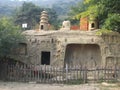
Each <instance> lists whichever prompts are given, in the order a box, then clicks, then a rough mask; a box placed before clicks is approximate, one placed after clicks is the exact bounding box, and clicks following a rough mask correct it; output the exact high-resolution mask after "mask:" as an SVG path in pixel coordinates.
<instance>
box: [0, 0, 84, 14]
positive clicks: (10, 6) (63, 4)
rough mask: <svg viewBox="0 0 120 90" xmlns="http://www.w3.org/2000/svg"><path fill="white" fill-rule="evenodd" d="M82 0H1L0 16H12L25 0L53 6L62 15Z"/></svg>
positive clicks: (41, 5) (49, 6)
mask: <svg viewBox="0 0 120 90" xmlns="http://www.w3.org/2000/svg"><path fill="white" fill-rule="evenodd" d="M79 1H82V0H63V1H62V0H1V1H0V16H5V15H6V16H8V15H9V16H10V15H11V14H12V13H13V11H14V9H15V8H18V7H20V6H21V5H22V4H23V3H24V2H32V3H34V4H36V5H38V6H40V7H43V8H53V9H54V10H55V11H56V13H57V14H58V15H60V16H66V15H67V13H68V12H69V10H70V7H71V6H73V5H75V4H76V3H78V2H79Z"/></svg>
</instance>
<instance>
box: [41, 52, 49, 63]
mask: <svg viewBox="0 0 120 90" xmlns="http://www.w3.org/2000/svg"><path fill="white" fill-rule="evenodd" d="M41 64H42V65H50V52H48V51H42V52H41Z"/></svg>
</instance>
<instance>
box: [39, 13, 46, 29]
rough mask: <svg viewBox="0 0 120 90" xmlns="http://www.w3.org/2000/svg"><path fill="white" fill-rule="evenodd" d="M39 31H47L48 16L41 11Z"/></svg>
mask: <svg viewBox="0 0 120 90" xmlns="http://www.w3.org/2000/svg"><path fill="white" fill-rule="evenodd" d="M40 30H48V14H47V12H46V11H42V13H41V17H40Z"/></svg>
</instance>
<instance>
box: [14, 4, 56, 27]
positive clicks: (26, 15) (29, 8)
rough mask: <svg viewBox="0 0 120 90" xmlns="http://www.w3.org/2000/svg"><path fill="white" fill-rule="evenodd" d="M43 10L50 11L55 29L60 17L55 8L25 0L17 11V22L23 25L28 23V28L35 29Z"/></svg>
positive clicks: (50, 18) (50, 17) (51, 21)
mask: <svg viewBox="0 0 120 90" xmlns="http://www.w3.org/2000/svg"><path fill="white" fill-rule="evenodd" d="M43 10H46V11H48V15H49V23H50V24H52V25H53V26H54V27H55V29H56V28H57V27H58V19H57V14H56V12H55V10H53V9H50V8H44V9H43V8H40V7H39V6H36V5H35V4H33V3H27V2H24V3H23V5H22V6H21V7H20V8H19V9H18V10H16V11H15V15H14V17H15V23H16V24H17V25H20V26H21V25H22V24H23V23H27V24H28V28H27V29H34V28H35V26H36V25H38V24H39V21H40V14H41V12H42V11H43Z"/></svg>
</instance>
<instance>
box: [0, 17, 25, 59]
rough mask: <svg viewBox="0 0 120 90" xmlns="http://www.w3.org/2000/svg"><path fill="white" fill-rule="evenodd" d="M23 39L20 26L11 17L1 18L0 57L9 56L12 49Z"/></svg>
mask: <svg viewBox="0 0 120 90" xmlns="http://www.w3.org/2000/svg"><path fill="white" fill-rule="evenodd" d="M23 39H24V37H23V36H22V35H21V31H20V28H19V27H18V26H15V25H14V23H13V22H12V20H11V19H9V18H5V17H3V18H1V19H0V58H4V57H8V56H9V54H10V53H11V50H12V49H13V48H15V47H17V46H18V43H19V42H20V41H21V40H23Z"/></svg>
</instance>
